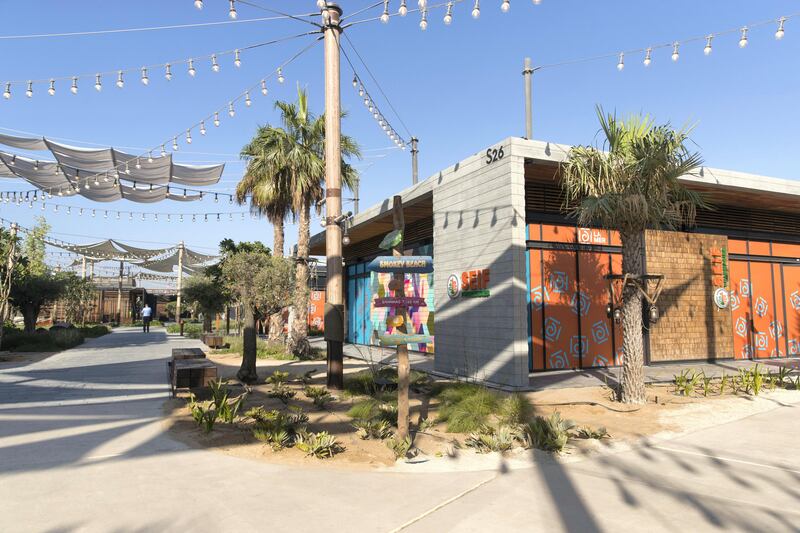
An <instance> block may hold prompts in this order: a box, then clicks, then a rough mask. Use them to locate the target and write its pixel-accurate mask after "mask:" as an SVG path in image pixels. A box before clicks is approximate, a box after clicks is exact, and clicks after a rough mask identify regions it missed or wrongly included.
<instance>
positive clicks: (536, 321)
mask: <svg viewBox="0 0 800 533" xmlns="http://www.w3.org/2000/svg"><path fill="white" fill-rule="evenodd" d="M528 236H529V239H530V240H534V241H539V240H541V241H543V242H549V243H560V244H562V245H567V246H564V248H565V249H546V248H545V249H530V250H528V269H529V274H530V279H529V283H530V318H531V323H530V334H531V365H530V366H531V370H534V371H538V370H558V369H576V368H593V367H604V366H612V365H616V364H619V363H620V356H621V349H620V350H617V349H616V347H617V346H621V342H620V339H621V330H620V328H619V327H618V326H615V325H614V324H613V321H612V320H611V319H610V318H609V317H608V316H607V314H606V306H607V305H608V303H609V302H610V301H611V293H610V289H609V284H608V281H607V280H606V279H605V276H606V275H607V274H609V273H611V272H612V271H613V272H619V271H620V270H621V263H622V258H621V256H620V255H619V254H618V253H611V252H608V251H594V250H591V251H590V250H585V249H584V250H580V251H579V250H577V249H570V248H577V247H576V246H575V245H577V244H581V245H593V246H609V245H611V246H619V239H618V236H617V235H616V234H615V233H614V232H608V231H606V230H595V229H588V228H578V229H577V230H576V228H575V227H569V226H556V225H550V224H530V225H529V226H528ZM617 352H619V354H617Z"/></svg>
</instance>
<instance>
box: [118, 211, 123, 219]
mask: <svg viewBox="0 0 800 533" xmlns="http://www.w3.org/2000/svg"><path fill="white" fill-rule="evenodd" d="M120 215H122V213H120V212H119V211H117V220H119V219H120Z"/></svg>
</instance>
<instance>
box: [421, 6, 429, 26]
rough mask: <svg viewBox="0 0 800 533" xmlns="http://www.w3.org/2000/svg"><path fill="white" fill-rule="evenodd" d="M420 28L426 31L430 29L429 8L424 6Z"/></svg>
mask: <svg viewBox="0 0 800 533" xmlns="http://www.w3.org/2000/svg"><path fill="white" fill-rule="evenodd" d="M419 29H421V30H422V31H425V30H427V29H428V10H427V9H426V8H424V7H423V8H422V18H421V19H420V21H419Z"/></svg>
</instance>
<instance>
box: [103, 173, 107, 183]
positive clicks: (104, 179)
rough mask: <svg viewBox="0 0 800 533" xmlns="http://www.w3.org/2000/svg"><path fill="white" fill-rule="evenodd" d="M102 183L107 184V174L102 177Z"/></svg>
mask: <svg viewBox="0 0 800 533" xmlns="http://www.w3.org/2000/svg"><path fill="white" fill-rule="evenodd" d="M103 182H105V183H108V172H106V174H105V176H103Z"/></svg>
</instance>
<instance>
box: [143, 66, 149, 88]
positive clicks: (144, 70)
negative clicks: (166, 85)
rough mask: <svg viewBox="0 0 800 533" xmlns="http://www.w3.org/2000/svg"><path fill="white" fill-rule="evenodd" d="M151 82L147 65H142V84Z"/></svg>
mask: <svg viewBox="0 0 800 533" xmlns="http://www.w3.org/2000/svg"><path fill="white" fill-rule="evenodd" d="M148 83H150V78H148V77H147V67H142V84H143V85H147V84H148Z"/></svg>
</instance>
